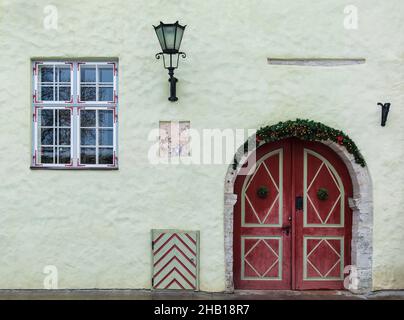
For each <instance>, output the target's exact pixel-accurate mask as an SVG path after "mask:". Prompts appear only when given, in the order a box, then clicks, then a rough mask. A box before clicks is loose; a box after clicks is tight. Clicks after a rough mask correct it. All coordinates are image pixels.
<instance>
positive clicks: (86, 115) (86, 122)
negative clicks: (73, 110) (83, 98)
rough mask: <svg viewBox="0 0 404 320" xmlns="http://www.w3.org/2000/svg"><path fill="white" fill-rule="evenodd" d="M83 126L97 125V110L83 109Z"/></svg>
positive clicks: (81, 113) (81, 124)
mask: <svg viewBox="0 0 404 320" xmlns="http://www.w3.org/2000/svg"><path fill="white" fill-rule="evenodd" d="M80 126H81V127H95V110H83V111H81V112H80Z"/></svg>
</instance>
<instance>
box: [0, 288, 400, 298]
mask: <svg viewBox="0 0 404 320" xmlns="http://www.w3.org/2000/svg"><path fill="white" fill-rule="evenodd" d="M23 299H34V300H49V299H50V300H54V299H62V300H90V299H91V300H375V299H377V300H378V299H381V300H404V290H403V291H377V292H371V293H368V294H352V293H350V292H347V291H282V290H277V291H235V292H234V293H220V292H218V293H210V292H184V291H182V292H181V291H174V292H168V291H150V290H121V289H119V290H118V289H117V290H109V289H108V290H101V289H100V290H64V289H63V290H62V289H61V290H0V300H23Z"/></svg>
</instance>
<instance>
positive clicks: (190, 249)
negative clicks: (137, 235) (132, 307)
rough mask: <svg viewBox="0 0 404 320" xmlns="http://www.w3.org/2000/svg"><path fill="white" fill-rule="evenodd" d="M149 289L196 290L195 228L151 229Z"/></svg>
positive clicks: (197, 248) (197, 263)
mask: <svg viewBox="0 0 404 320" xmlns="http://www.w3.org/2000/svg"><path fill="white" fill-rule="evenodd" d="M152 260H153V261H152V287H153V289H171V290H199V231H180V230H152Z"/></svg>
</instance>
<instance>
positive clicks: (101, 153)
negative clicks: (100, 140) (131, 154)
mask: <svg viewBox="0 0 404 320" xmlns="http://www.w3.org/2000/svg"><path fill="white" fill-rule="evenodd" d="M113 157H114V154H113V149H112V148H100V149H99V150H98V163H99V164H112V163H113V162H114V159H113Z"/></svg>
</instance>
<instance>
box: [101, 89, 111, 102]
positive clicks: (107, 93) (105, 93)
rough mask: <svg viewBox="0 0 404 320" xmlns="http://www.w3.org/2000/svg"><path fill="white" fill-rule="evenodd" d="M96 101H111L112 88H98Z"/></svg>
mask: <svg viewBox="0 0 404 320" xmlns="http://www.w3.org/2000/svg"><path fill="white" fill-rule="evenodd" d="M98 96H99V97H98V100H99V101H112V100H114V98H113V89H112V87H100V88H98Z"/></svg>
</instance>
